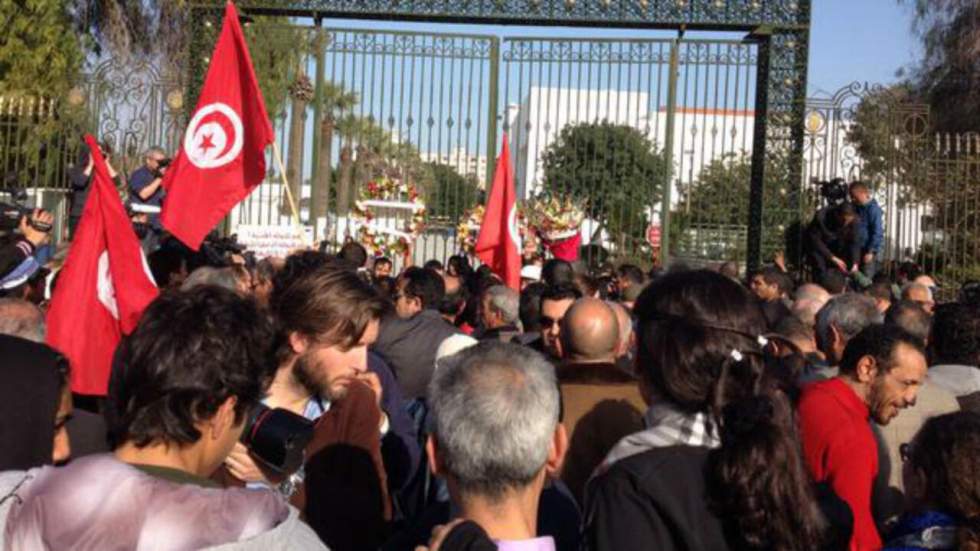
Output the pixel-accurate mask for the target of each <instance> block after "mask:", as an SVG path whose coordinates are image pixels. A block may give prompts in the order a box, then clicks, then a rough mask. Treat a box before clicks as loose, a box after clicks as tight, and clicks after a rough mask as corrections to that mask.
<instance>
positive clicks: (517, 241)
mask: <svg viewBox="0 0 980 551" xmlns="http://www.w3.org/2000/svg"><path fill="white" fill-rule="evenodd" d="M507 234H508V235H510V240H511V241H512V242H513V243H514V245H515V246H516V247H517V250H518V252H520V250H521V230H520V228H519V227H518V226H517V203H514V205H512V206H511V207H510V214H508V215H507Z"/></svg>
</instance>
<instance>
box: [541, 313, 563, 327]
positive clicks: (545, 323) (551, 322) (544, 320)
mask: <svg viewBox="0 0 980 551" xmlns="http://www.w3.org/2000/svg"><path fill="white" fill-rule="evenodd" d="M538 321H539V322H540V323H541V327H543V328H546V329H547V328H550V327H554V326H556V325H558V324H559V323H561V320H560V319H554V318H551V317H549V316H541V317H540V318H538Z"/></svg>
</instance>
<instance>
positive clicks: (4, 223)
mask: <svg viewBox="0 0 980 551" xmlns="http://www.w3.org/2000/svg"><path fill="white" fill-rule="evenodd" d="M4 196H6V199H7V200H3V199H4ZM26 201H27V192H26V191H25V190H23V189H20V190H16V191H0V232H11V231H14V230H16V229H17V228H19V227H20V221H21V219H22V218H24V217H25V216H26V217H27V223H28V224H29V225H30V226H31V227H32V228H34V229H35V230H37V231H39V232H44V233H47V232H49V231H51V224H45V223H43V222H39V221H37V220H35V219H34V218H33V215H34V209H33V208H31V207H28V206H26V205H25V204H24V203H25V202H26Z"/></svg>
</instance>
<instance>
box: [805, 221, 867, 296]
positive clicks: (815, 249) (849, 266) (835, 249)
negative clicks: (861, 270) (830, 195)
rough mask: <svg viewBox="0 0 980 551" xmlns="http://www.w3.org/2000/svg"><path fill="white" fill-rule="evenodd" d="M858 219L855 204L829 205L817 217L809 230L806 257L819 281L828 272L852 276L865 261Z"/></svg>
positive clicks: (815, 278) (807, 231)
mask: <svg viewBox="0 0 980 551" xmlns="http://www.w3.org/2000/svg"><path fill="white" fill-rule="evenodd" d="M857 222H858V216H857V212H856V211H855V210H854V205H852V204H850V203H839V204H836V205H828V206H826V207H824V208H822V209H820V210H819V211H817V214H815V215H814V216H813V220H812V221H811V222H810V225H809V226H808V227H807V230H806V242H805V246H806V256H807V260H808V262H809V263H810V268H811V269H812V270H813V277H814V280H815V281H821V280H822V279H823V275H824V273H825V272H826V271H827V270H828V269H831V270H839V271H840V272H842V273H844V274H849V273H852V272H854V271H856V270H857V268H858V264H859V263H860V261H861V242H860V240H859V239H858V237H859V235H858V228H857Z"/></svg>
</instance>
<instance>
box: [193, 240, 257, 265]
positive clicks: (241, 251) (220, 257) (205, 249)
mask: <svg viewBox="0 0 980 551" xmlns="http://www.w3.org/2000/svg"><path fill="white" fill-rule="evenodd" d="M246 249H247V247H246V246H245V245H243V244H241V243H239V242H238V235H237V234H232V235H229V236H227V237H222V236H221V235H219V234H218V232H216V231H215V232H211V233H210V234H208V236H207V237H206V238H205V239H204V243H202V244H201V254H202V255H203V257H204V261H205V263H206V264H207V265H208V266H215V267H224V266H228V265H229V264H230V263H231V262H230V259H229V258H228V257H229V256H231V255H241V256H242V257H243V258H244V259H245V266H246V267H249V268H251V267H254V265H255V254H254V253H252V252H251V251H247V250H246Z"/></svg>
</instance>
